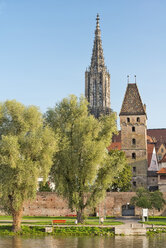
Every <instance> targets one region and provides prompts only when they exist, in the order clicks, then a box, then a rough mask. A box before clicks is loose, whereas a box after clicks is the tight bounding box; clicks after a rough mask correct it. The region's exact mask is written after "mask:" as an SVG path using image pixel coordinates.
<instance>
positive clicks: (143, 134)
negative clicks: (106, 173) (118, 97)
mask: <svg viewBox="0 0 166 248" xmlns="http://www.w3.org/2000/svg"><path fill="white" fill-rule="evenodd" d="M119 116H120V126H121V146H122V148H121V149H122V150H123V151H124V152H125V153H126V156H127V158H128V161H129V164H130V165H131V167H132V172H133V177H132V186H133V189H134V188H136V187H140V186H143V187H147V166H148V164H147V124H146V122H147V116H146V109H145V105H143V104H142V100H141V97H140V94H139V91H138V88H137V84H136V83H129V84H128V85H127V89H126V93H125V97H124V100H123V104H122V108H121V111H120V114H119Z"/></svg>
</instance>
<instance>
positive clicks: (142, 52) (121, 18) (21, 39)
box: [0, 0, 166, 128]
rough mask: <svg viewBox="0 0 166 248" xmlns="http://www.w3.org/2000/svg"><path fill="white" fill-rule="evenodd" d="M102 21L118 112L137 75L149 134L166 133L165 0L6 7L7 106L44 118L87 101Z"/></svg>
mask: <svg viewBox="0 0 166 248" xmlns="http://www.w3.org/2000/svg"><path fill="white" fill-rule="evenodd" d="M97 13H99V14H100V19H101V20H100V27H101V34H102V41H103V49H104V57H105V63H106V65H107V67H108V69H109V72H110V74H111V105H112V108H113V110H114V111H116V112H117V113H119V111H120V108H121V104H122V101H123V97H124V94H125V90H126V85H127V75H128V74H129V75H130V78H131V80H130V81H131V82H133V81H134V75H135V74H136V75H137V83H138V88H139V91H140V94H141V97H142V100H143V103H146V105H147V115H148V127H149V128H162V127H163V128H164V127H166V114H165V113H166V111H165V106H166V104H165V98H166V14H165V13H166V1H165V0H102V1H101V0H83V1H81V0H70V1H69V0H0V84H1V87H0V101H5V100H6V99H16V100H17V101H20V102H22V103H24V104H25V105H30V104H33V105H37V106H39V107H40V109H41V111H42V112H45V111H46V110H47V108H48V107H53V106H54V105H55V103H56V102H58V101H60V100H62V98H64V97H66V96H68V95H69V94H75V95H77V96H80V94H84V72H85V69H86V67H88V66H89V65H90V59H91V54H92V46H93V39H94V29H95V25H96V20H95V18H96V14H97Z"/></svg>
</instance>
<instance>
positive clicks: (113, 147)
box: [108, 142, 121, 151]
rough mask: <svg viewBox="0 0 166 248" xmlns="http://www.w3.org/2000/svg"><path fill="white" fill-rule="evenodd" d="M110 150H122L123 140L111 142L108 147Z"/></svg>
mask: <svg viewBox="0 0 166 248" xmlns="http://www.w3.org/2000/svg"><path fill="white" fill-rule="evenodd" d="M110 150H121V142H113V143H111V145H110V146H109V147H108V151H110Z"/></svg>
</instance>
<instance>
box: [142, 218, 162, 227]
mask: <svg viewBox="0 0 166 248" xmlns="http://www.w3.org/2000/svg"><path fill="white" fill-rule="evenodd" d="M140 223H144V224H147V225H160V226H166V217H164V216H150V217H149V220H148V221H145V222H142V221H140Z"/></svg>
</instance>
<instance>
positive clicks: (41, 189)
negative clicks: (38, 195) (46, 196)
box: [39, 182, 53, 192]
mask: <svg viewBox="0 0 166 248" xmlns="http://www.w3.org/2000/svg"><path fill="white" fill-rule="evenodd" d="M52 191H53V190H52V189H51V188H50V184H49V182H46V183H45V184H44V183H43V182H40V183H39V192H52Z"/></svg>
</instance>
